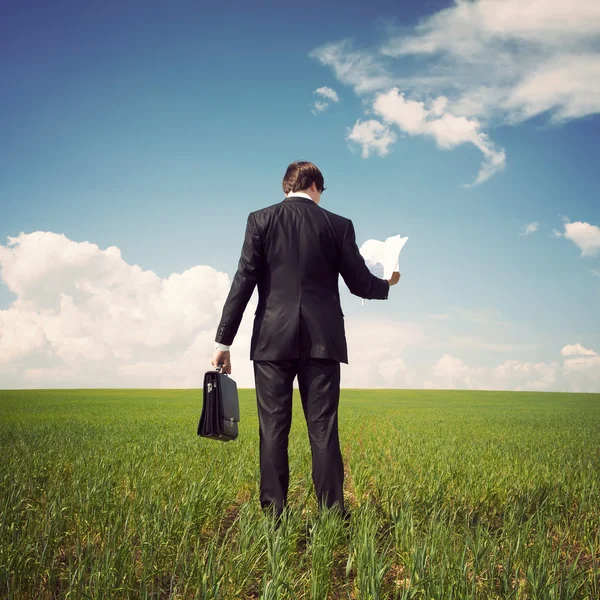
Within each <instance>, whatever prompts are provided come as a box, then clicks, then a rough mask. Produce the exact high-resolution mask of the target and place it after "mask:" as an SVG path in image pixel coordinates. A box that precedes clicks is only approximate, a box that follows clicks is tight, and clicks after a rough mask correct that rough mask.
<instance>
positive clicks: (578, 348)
mask: <svg viewBox="0 0 600 600" xmlns="http://www.w3.org/2000/svg"><path fill="white" fill-rule="evenodd" d="M560 353H561V354H562V356H597V354H596V353H595V352H594V351H593V350H590V349H589V348H585V347H584V346H582V345H581V344H567V345H566V346H564V347H563V348H562V349H561V351H560Z"/></svg>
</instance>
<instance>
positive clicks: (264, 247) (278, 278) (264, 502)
mask: <svg viewBox="0 0 600 600" xmlns="http://www.w3.org/2000/svg"><path fill="white" fill-rule="evenodd" d="M282 187H283V191H284V193H285V194H286V198H285V199H284V200H283V201H281V202H278V203H277V204H273V205H272V206H268V207H267V208H263V209H261V210H258V211H255V212H252V213H250V215H249V216H248V221H247V224H246V234H245V238H244V244H243V246H242V253H241V257H240V261H239V264H238V269H237V272H236V274H235V277H234V279H233V282H232V285H231V289H230V291H229V295H228V296H227V300H226V302H225V306H224V308H223V313H222V316H221V321H220V323H219V326H218V329H217V335H216V340H215V342H216V344H215V351H214V354H213V359H212V364H213V365H214V366H217V364H223V370H224V372H227V373H231V360H230V354H229V346H230V345H231V344H232V343H233V339H234V337H235V335H236V333H237V331H238V328H239V326H240V322H241V320H242V315H243V313H244V309H245V308H246V305H247V303H248V300H249V299H250V297H251V295H252V292H253V291H254V287H255V286H258V307H257V309H256V313H255V317H254V328H253V331H252V340H251V344H250V359H251V360H253V361H254V377H255V384H256V396H257V401H258V418H259V433H260V503H261V506H262V508H263V509H264V510H274V511H275V513H276V515H278V516H279V515H281V512H282V511H283V508H284V506H285V505H286V502H287V492H288V484H289V466H288V434H289V431H290V426H291V422H292V384H293V381H294V378H295V377H296V376H297V377H298V387H299V388H300V396H301V399H302V408H303V409H304V416H305V418H306V423H307V426H308V434H309V438H310V447H311V452H312V476H313V483H314V486H315V492H316V494H317V499H318V503H319V508H320V509H321V508H322V507H324V506H326V507H333V506H337V507H338V508H339V509H340V510H341V511H342V512H343V513H344V512H345V508H344V496H343V482H344V465H343V462H342V454H341V451H340V442H339V437H338V404H339V398H340V363H341V362H343V363H348V353H347V348H346V336H345V331H344V315H343V313H342V309H341V305H340V294H339V289H338V277H339V275H341V276H342V277H343V279H344V281H345V282H346V285H347V286H348V288H349V289H350V291H351V292H352V293H353V294H355V295H357V296H360V297H361V298H370V299H380V300H385V299H387V297H388V292H389V288H390V286H391V285H394V284H396V283H397V282H398V280H399V278H400V274H399V273H394V274H393V276H392V279H390V280H385V279H379V278H378V277H375V276H374V275H372V274H371V273H370V271H369V269H368V268H367V266H366V264H365V261H364V259H363V258H362V256H361V255H360V253H359V250H358V246H357V245H356V238H355V234H354V226H353V225H352V221H351V220H349V219H346V218H344V217H341V216H339V215H336V214H334V213H332V212H329V211H327V210H325V209H323V208H321V207H320V206H319V202H320V200H321V193H322V192H323V190H324V189H325V187H324V179H323V175H322V174H321V172H320V171H319V169H318V168H317V167H316V166H315V165H314V164H312V163H309V162H304V161H297V162H294V163H292V164H291V165H290V166H289V167H288V168H287V171H286V173H285V176H284V178H283V184H282Z"/></svg>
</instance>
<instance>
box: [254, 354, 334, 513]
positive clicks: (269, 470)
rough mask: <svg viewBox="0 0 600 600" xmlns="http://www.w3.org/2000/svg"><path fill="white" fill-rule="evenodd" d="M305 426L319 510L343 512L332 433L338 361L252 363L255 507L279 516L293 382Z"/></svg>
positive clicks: (283, 494)
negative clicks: (257, 452)
mask: <svg viewBox="0 0 600 600" xmlns="http://www.w3.org/2000/svg"><path fill="white" fill-rule="evenodd" d="M296 376H298V387H299V389H300V397H301V399H302V408H303V410H304V416H305V418H306V424H307V427H308V436H309V440H310V448H311V453H312V479H313V484H314V487H315V492H316V495H317V500H318V504H319V510H321V509H322V508H323V507H324V506H326V507H333V506H337V507H338V508H339V509H340V510H341V511H342V512H343V511H344V494H343V484H344V464H343V461H342V453H341V451H340V441H339V435H338V406H339V400H340V363H339V362H337V361H334V360H329V359H319V358H299V359H293V360H276V361H254V378H255V383H256V398H257V403H258V420H259V433H260V503H261V506H262V508H263V509H270V510H273V509H274V510H275V513H276V514H277V515H280V514H281V512H282V511H283V508H284V506H285V505H286V503H287V493H288V486H289V463H288V436H289V432H290V427H291V424H292V392H293V382H294V378H295V377H296Z"/></svg>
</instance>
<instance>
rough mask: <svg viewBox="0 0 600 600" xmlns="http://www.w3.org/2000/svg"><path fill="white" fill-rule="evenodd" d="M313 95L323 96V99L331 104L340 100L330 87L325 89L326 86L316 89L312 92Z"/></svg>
mask: <svg viewBox="0 0 600 600" xmlns="http://www.w3.org/2000/svg"><path fill="white" fill-rule="evenodd" d="M314 93H315V94H319V95H320V96H323V98H328V99H329V100H331V101H332V102H339V101H340V98H339V96H338V95H337V92H336V91H335V90H334V89H332V88H330V87H327V86H323V87H320V88H317V89H316V90H315V91H314Z"/></svg>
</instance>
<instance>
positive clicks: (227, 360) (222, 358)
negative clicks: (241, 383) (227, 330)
mask: <svg viewBox="0 0 600 600" xmlns="http://www.w3.org/2000/svg"><path fill="white" fill-rule="evenodd" d="M210 364H211V365H212V366H213V367H215V368H217V366H218V365H219V364H222V365H223V368H222V369H221V373H227V374H228V375H231V355H230V354H229V350H227V352H223V350H215V351H214V352H213V357H212V360H211V361H210Z"/></svg>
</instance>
